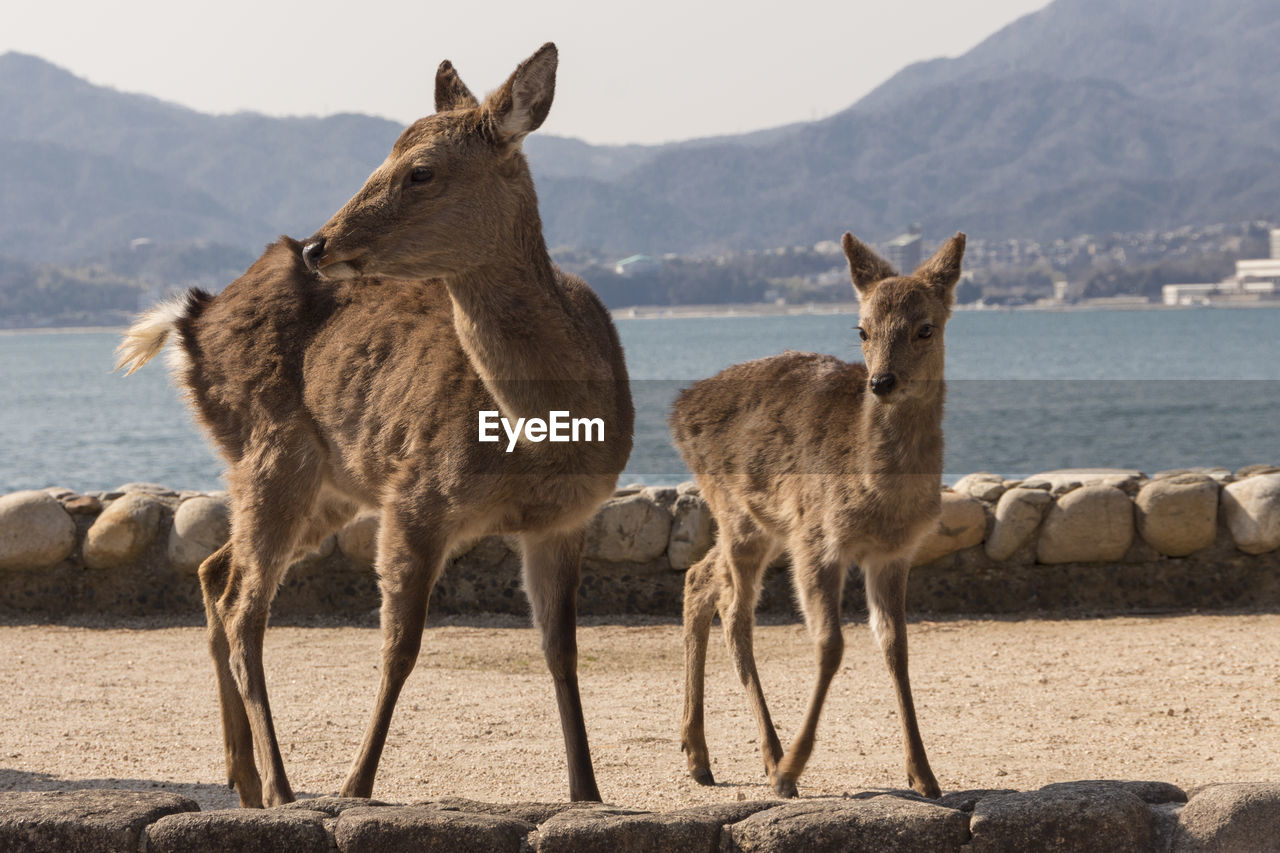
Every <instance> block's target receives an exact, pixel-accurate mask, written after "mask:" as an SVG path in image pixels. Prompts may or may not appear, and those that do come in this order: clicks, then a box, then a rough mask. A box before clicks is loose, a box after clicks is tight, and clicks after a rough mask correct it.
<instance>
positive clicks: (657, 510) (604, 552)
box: [586, 493, 671, 563]
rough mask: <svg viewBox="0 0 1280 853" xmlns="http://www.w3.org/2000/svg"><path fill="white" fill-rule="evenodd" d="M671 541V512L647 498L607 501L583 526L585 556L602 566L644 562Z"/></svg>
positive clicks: (665, 547) (631, 497) (658, 555)
mask: <svg viewBox="0 0 1280 853" xmlns="http://www.w3.org/2000/svg"><path fill="white" fill-rule="evenodd" d="M670 538H671V513H669V512H667V511H666V510H665V509H663V508H662V507H660V506H658V505H657V504H656V503H654V502H653V501H652V500H650V499H649V497H648V496H647V495H644V494H643V493H642V494H638V495H631V496H629V497H625V498H611V499H609V500H607V501H605V502H604V504H603V505H602V506H601V507H600V509H599V510H597V511H596V514H595V516H593V517H592V519H591V521H590V522H588V523H587V547H586V557H587V559H590V560H600V561H602V562H606V563H647V562H649V561H651V560H656V559H658V558H659V557H661V556H662V555H663V554H664V553H665V552H666V550H667V542H668V541H669V540H670Z"/></svg>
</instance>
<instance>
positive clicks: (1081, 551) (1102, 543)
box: [1036, 483, 1133, 564]
mask: <svg viewBox="0 0 1280 853" xmlns="http://www.w3.org/2000/svg"><path fill="white" fill-rule="evenodd" d="M1132 544H1133V502H1132V501H1130V500H1129V496H1128V495H1126V494H1125V493H1124V492H1122V491H1120V489H1119V488H1117V487H1116V486H1108V485H1102V484H1100V483H1099V484H1094V485H1089V486H1081V487H1080V488H1078V489H1075V490H1073V491H1071V492H1068V493H1067V494H1065V495H1063V496H1062V497H1061V498H1059V499H1058V502H1057V503H1056V504H1054V505H1053V506H1052V507H1050V508H1049V512H1048V513H1046V515H1045V519H1044V524H1043V525H1042V526H1041V528H1040V539H1039V541H1038V542H1037V543H1036V559H1037V560H1038V561H1039V562H1041V563H1047V564H1054V563H1110V562H1117V561H1119V560H1120V559H1121V558H1123V557H1124V555H1125V552H1126V551H1128V550H1129V546H1130V545H1132Z"/></svg>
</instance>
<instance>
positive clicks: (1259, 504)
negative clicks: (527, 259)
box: [1222, 474, 1280, 554]
mask: <svg viewBox="0 0 1280 853" xmlns="http://www.w3.org/2000/svg"><path fill="white" fill-rule="evenodd" d="M1222 517H1223V520H1224V521H1225V522H1226V524H1227V529H1228V530H1230V531H1231V538H1233V539H1234V540H1235V542H1236V547H1237V548H1239V549H1240V550H1241V551H1244V552H1245V553H1246V554H1265V553H1267V552H1268V551H1274V550H1275V549H1276V548H1280V474H1255V475H1254V476H1252V477H1249V478H1248V479H1245V480H1238V481H1236V482H1234V483H1231V484H1229V485H1227V486H1224V487H1223V489H1222Z"/></svg>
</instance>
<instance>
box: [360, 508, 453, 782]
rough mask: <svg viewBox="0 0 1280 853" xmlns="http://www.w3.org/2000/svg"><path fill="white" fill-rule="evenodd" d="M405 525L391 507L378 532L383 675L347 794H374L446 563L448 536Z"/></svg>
mask: <svg viewBox="0 0 1280 853" xmlns="http://www.w3.org/2000/svg"><path fill="white" fill-rule="evenodd" d="M409 539H410V537H409V536H408V535H407V532H406V531H405V528H404V526H403V525H402V524H401V523H400V521H399V520H398V519H397V518H396V517H395V514H394V513H393V512H391V511H384V513H383V517H382V526H381V528H380V530H379V533H378V576H379V580H378V584H379V586H380V587H381V590H382V677H381V680H380V681H379V684H378V697H377V699H376V700H375V702H374V708H373V717H372V719H370V721H369V726H368V728H367V729H366V730H365V735H364V741H363V742H362V743H361V745H360V749H359V751H358V752H357V753H356V758H355V761H353V762H352V764H351V770H350V772H349V773H348V774H347V781H346V782H345V783H344V784H343V786H342V796H344V797H366V798H367V797H370V796H372V795H373V777H374V775H375V774H376V773H377V771H378V762H379V760H380V759H381V758H382V749H383V747H384V746H385V745H386V742H387V730H388V729H389V728H390V727H391V715H392V712H393V711H395V707H396V700H398V699H399V698H400V691H401V689H402V688H403V687H404V682H405V679H407V678H408V677H409V673H411V672H412V671H413V667H414V665H415V664H416V663H417V661H418V652H419V650H420V649H421V648H422V629H423V628H424V627H425V625H426V621H427V605H428V604H429V603H430V600H431V591H432V589H434V588H435V585H436V580H437V579H438V578H439V577H440V572H441V570H442V569H443V568H444V557H445V552H446V548H445V543H444V539H443V538H442V537H438V536H437V537H432V538H431V539H429V540H424V544H423V545H420V546H414V545H411V544H410V541H409Z"/></svg>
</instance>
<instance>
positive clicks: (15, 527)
mask: <svg viewBox="0 0 1280 853" xmlns="http://www.w3.org/2000/svg"><path fill="white" fill-rule="evenodd" d="M75 547H76V523H75V522H74V521H72V520H71V516H70V515H68V514H67V511H66V510H65V509H63V508H62V504H61V503H59V502H58V499H57V498H55V497H54V496H53V495H50V494H48V493H47V492H34V491H32V492H14V493H12V494H8V495H5V496H4V497H0V569H47V568H49V567H50V566H56V565H57V564H58V563H61V562H62V561H63V560H65V559H66V558H67V557H70V556H71V552H72V551H74V550H75Z"/></svg>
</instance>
